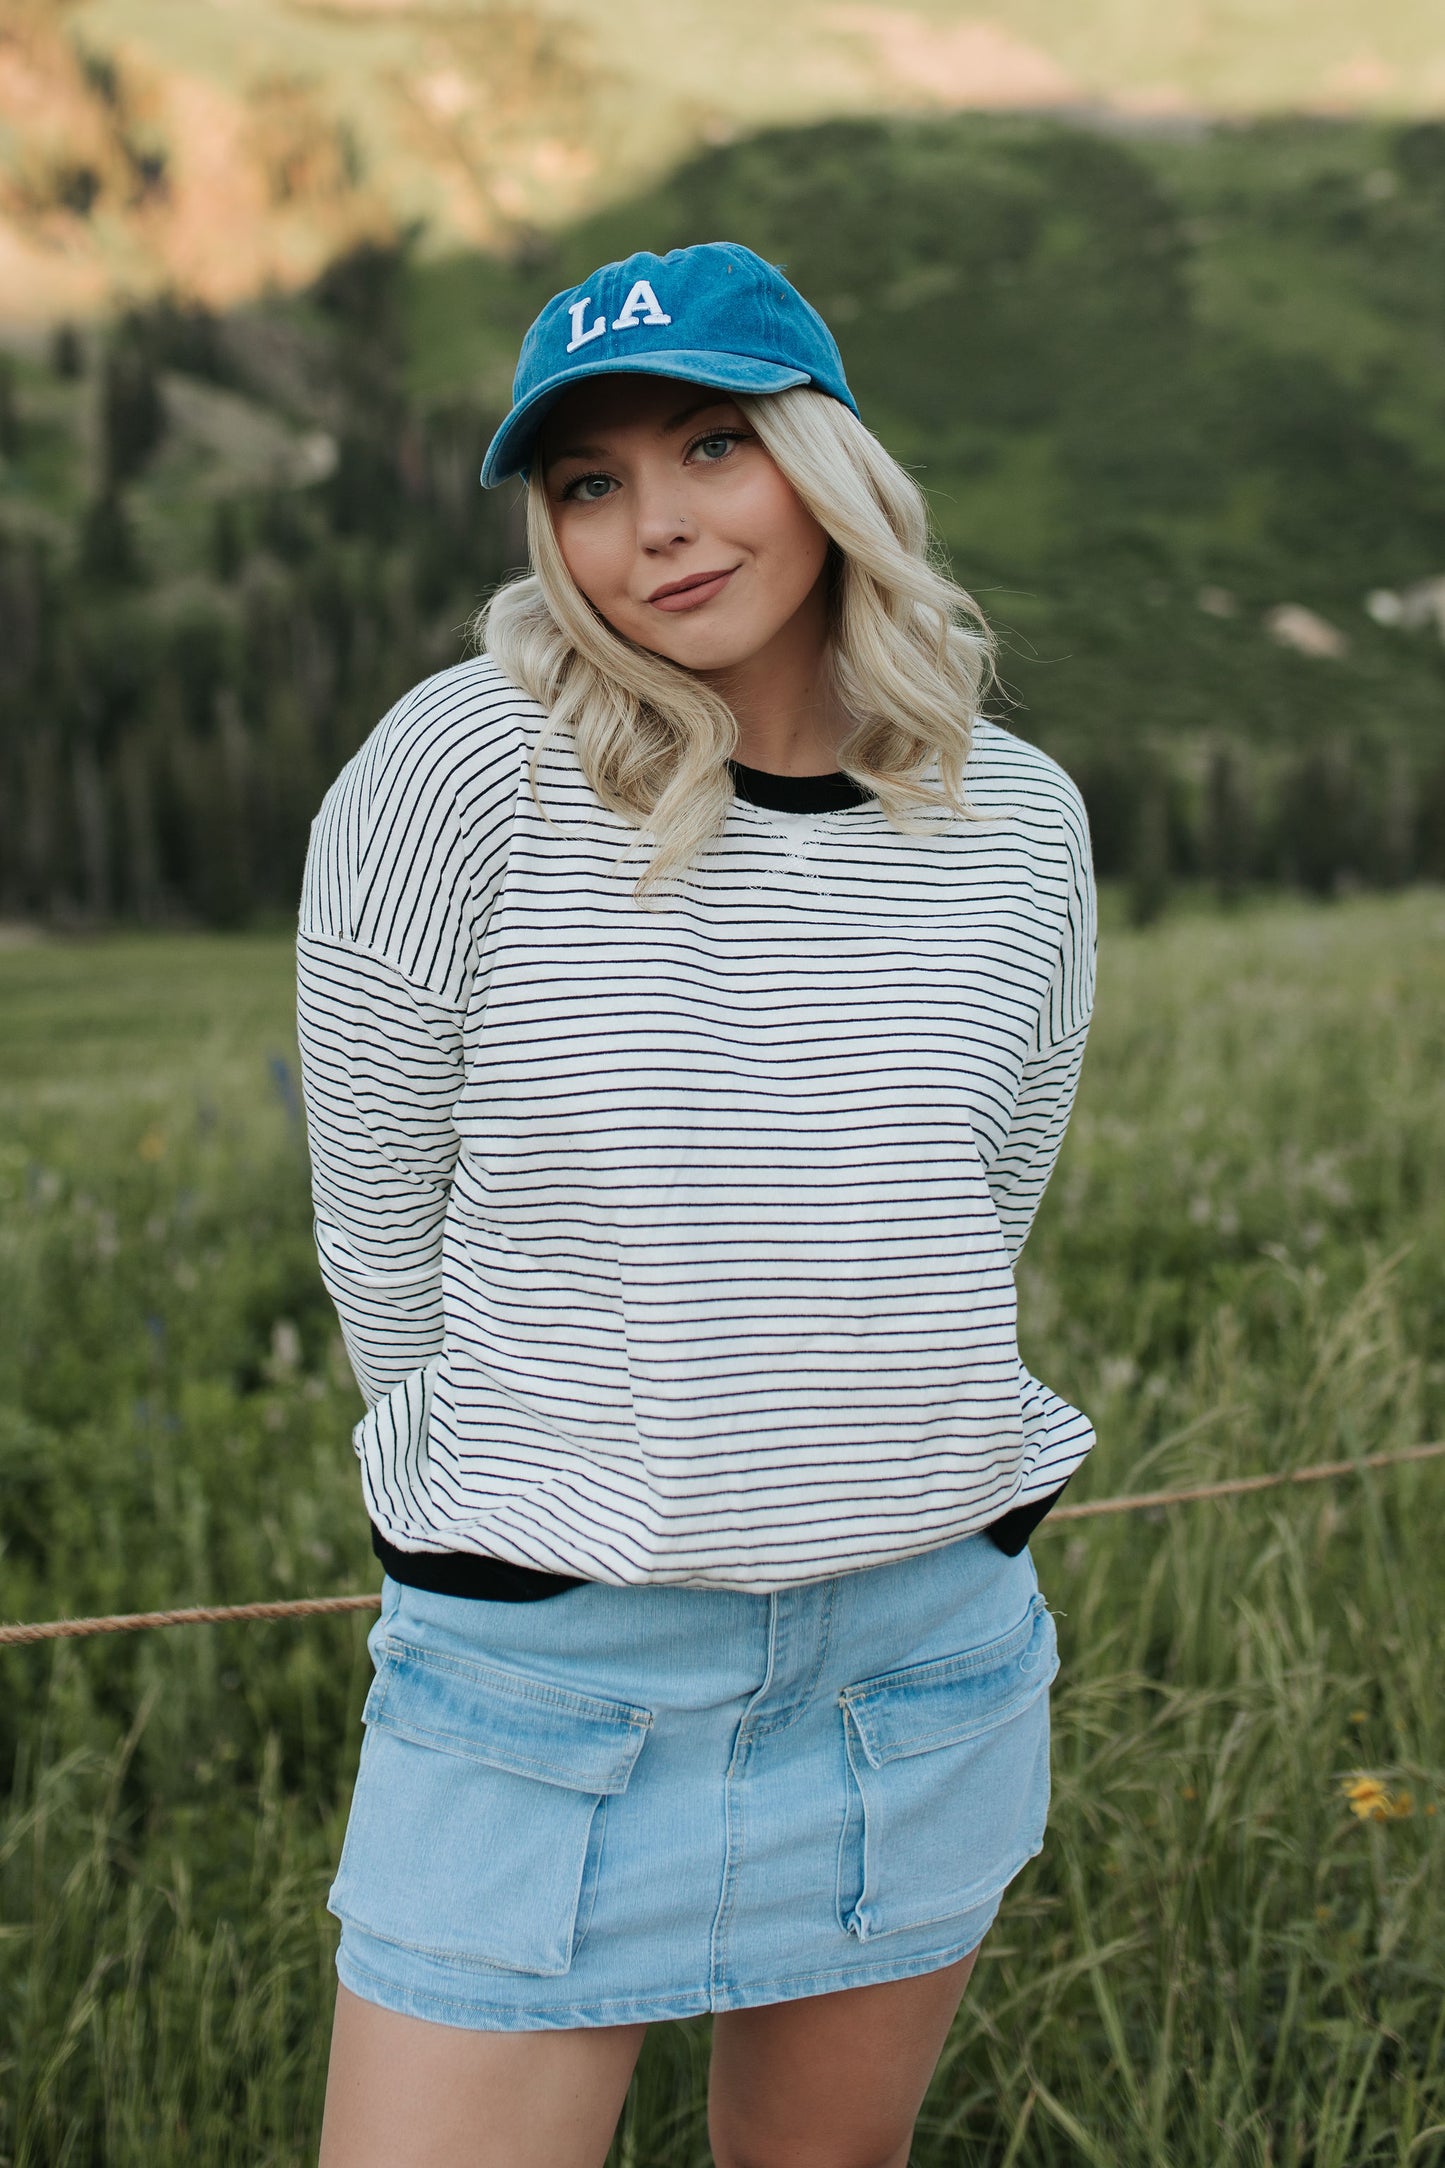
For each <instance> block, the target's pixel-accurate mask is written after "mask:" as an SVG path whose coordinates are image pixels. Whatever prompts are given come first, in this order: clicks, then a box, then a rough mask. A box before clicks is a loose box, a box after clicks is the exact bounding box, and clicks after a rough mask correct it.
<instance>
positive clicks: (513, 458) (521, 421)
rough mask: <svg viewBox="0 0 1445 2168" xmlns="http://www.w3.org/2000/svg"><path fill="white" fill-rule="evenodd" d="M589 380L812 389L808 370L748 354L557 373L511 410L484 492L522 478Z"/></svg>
mask: <svg viewBox="0 0 1445 2168" xmlns="http://www.w3.org/2000/svg"><path fill="white" fill-rule="evenodd" d="M589 376H675V377H679V378H680V379H681V380H682V382H683V383H684V384H708V385H711V386H713V387H714V388H715V389H716V390H718V391H756V392H768V391H790V390H791V389H792V388H793V386H794V385H796V384H811V383H812V381H813V379H812V377H811V376H810V375H809V374H808V372H807V370H806V369H789V368H785V367H784V365H783V364H782V363H781V362H777V361H754V360H753V358H752V357H751V355H748V354H699V353H696V352H691V353H681V354H659V353H657V352H656V351H655V350H654V351H651V352H647V353H641V354H632V355H629V356H628V358H627V360H626V361H623V362H618V361H583V362H578V363H577V365H576V366H575V367H574V368H571V369H563V370H559V371H558V373H557V375H556V376H553V377H549V378H548V379H547V381H546V383H545V384H539V385H538V386H537V389H536V390H535V391H534V392H531V393H529V395H528V396H527V397H526V398H525V399H524V400H522V402H521V404H520V405H519V406H514V407H513V409H512V411H511V413H510V414H509V415H508V416H507V418H506V420H505V421H504V422H503V424H502V426H501V428H500V429H499V430H498V431H497V433H496V435H495V436H494V437H493V439H492V441H491V443H490V444H489V445H488V446H487V456H486V458H485V459H484V460H483V461H482V487H483V489H495V488H496V486H497V484H498V483H499V482H505V481H507V480H509V479H510V477H511V476H512V475H514V474H525V473H526V471H527V467H528V464H529V462H530V460H531V455H532V447H533V445H534V444H535V442H536V440H537V432H538V430H539V429H540V428H541V426H542V423H543V422H544V421H545V420H546V418H547V415H548V414H549V412H550V411H551V409H552V408H553V407H554V406H555V405H556V404H557V401H558V400H559V399H560V398H561V396H562V394H563V392H564V391H566V390H567V389H568V387H569V385H572V384H579V383H581V382H582V380H583V379H584V378H585V377H589Z"/></svg>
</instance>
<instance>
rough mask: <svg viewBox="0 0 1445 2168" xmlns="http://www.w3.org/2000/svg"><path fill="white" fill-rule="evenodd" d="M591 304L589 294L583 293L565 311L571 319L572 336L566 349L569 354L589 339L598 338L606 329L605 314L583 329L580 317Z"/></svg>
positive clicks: (573, 352) (581, 317)
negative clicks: (580, 297) (579, 298)
mask: <svg viewBox="0 0 1445 2168" xmlns="http://www.w3.org/2000/svg"><path fill="white" fill-rule="evenodd" d="M591 306H592V296H591V294H584V295H583V296H582V299H581V300H580V301H574V302H573V303H572V306H571V307H570V308H569V309H568V311H567V314H568V315H569V316H570V317H571V319H572V336H571V338H570V339H569V340H568V341H567V351H568V353H569V354H575V353H576V351H577V349H578V347H579V346H585V345H586V344H587V341H588V340H589V339H600V338H601V336H602V334H603V332H604V331H605V330H606V329H607V318H606V317H605V316H599V317H598V319H597V321H596V323H595V324H589V325H588V327H587V329H586V330H585V331H584V330H583V329H582V319H583V317H584V316H585V315H586V314H587V311H588V309H589V308H590V307H591Z"/></svg>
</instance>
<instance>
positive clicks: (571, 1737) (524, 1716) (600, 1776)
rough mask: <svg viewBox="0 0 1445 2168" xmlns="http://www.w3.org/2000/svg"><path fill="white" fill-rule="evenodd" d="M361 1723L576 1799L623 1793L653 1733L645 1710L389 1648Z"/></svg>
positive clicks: (423, 1652)
mask: <svg viewBox="0 0 1445 2168" xmlns="http://www.w3.org/2000/svg"><path fill="white" fill-rule="evenodd" d="M362 1720H363V1722H365V1723H367V1724H376V1725H380V1726H381V1727H382V1728H383V1729H384V1730H389V1731H394V1732H398V1733H400V1735H401V1736H402V1737H403V1738H405V1739H414V1740H415V1741H416V1742H417V1743H418V1745H421V1746H431V1747H436V1748H437V1749H438V1751H439V1752H441V1753H443V1754H458V1755H460V1756H461V1757H462V1758H463V1759H464V1760H467V1761H479V1762H485V1763H487V1764H488V1766H489V1767H490V1768H493V1769H506V1770H509V1771H510V1772H511V1773H512V1774H513V1775H514V1776H522V1777H536V1778H537V1779H538V1780H539V1781H540V1782H541V1783H543V1784H557V1785H561V1786H562V1787H563V1788H564V1789H566V1790H568V1791H574V1792H598V1793H602V1792H620V1791H622V1790H623V1788H624V1787H625V1785H626V1783H627V1780H628V1778H629V1777H630V1776H631V1774H632V1765H633V1763H634V1762H635V1761H636V1759H637V1757H638V1755H639V1754H640V1753H641V1751H642V1742H643V1740H644V1739H645V1738H646V1737H647V1733H648V1730H649V1727H650V1726H651V1723H652V1716H651V1713H650V1712H649V1711H648V1710H646V1709H635V1708H632V1707H631V1706H630V1705H629V1704H628V1703H627V1702H625V1701H600V1700H598V1699H596V1698H595V1697H594V1696H593V1695H591V1694H578V1693H574V1692H572V1691H571V1689H570V1688H568V1687H565V1686H552V1685H549V1684H548V1682H547V1681H546V1680H545V1679H529V1678H524V1677H523V1676H522V1675H521V1674H520V1673H519V1672H515V1671H501V1670H498V1669H497V1668H496V1667H495V1666H494V1665H491V1664H476V1663H469V1662H468V1661H467V1660H466V1659H465V1658H463V1657H459V1656H442V1655H438V1654H437V1652H436V1651H435V1650H433V1649H421V1648H417V1647H415V1646H414V1645H413V1644H412V1643H411V1642H408V1641H398V1640H395V1639H392V1640H388V1641H387V1643H386V1644H385V1647H384V1651H383V1654H382V1659H381V1663H380V1665H379V1667H378V1669H377V1674H376V1677H375V1678H374V1679H373V1681H372V1683H371V1690H370V1692H369V1693H368V1694H367V1697H366V1706H365V1708H364V1709H363V1710H362Z"/></svg>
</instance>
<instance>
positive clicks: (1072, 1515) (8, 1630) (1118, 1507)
mask: <svg viewBox="0 0 1445 2168" xmlns="http://www.w3.org/2000/svg"><path fill="white" fill-rule="evenodd" d="M1442 1454H1445V1440H1441V1441H1440V1442H1438V1443H1436V1444H1433V1445H1407V1446H1402V1447H1401V1448H1399V1449H1398V1450H1397V1451H1395V1452H1393V1453H1365V1454H1363V1455H1362V1456H1361V1457H1360V1459H1358V1460H1330V1461H1321V1462H1320V1463H1319V1464H1318V1466H1316V1467H1313V1468H1290V1469H1287V1470H1286V1471H1285V1472H1284V1473H1283V1474H1281V1475H1245V1476H1234V1477H1232V1478H1230V1479H1229V1480H1227V1481H1225V1482H1222V1483H1197V1484H1194V1485H1193V1486H1191V1487H1190V1488H1189V1489H1186V1490H1159V1491H1137V1492H1134V1493H1133V1494H1131V1495H1129V1496H1126V1497H1123V1498H1095V1499H1092V1500H1090V1501H1089V1502H1088V1503H1087V1504H1085V1505H1072V1506H1055V1507H1054V1509H1053V1511H1052V1513H1050V1514H1049V1516H1048V1518H1047V1519H1046V1520H1044V1521H1042V1522H1040V1524H1039V1525H1040V1527H1042V1528H1053V1527H1056V1526H1057V1525H1058V1524H1059V1523H1060V1522H1062V1521H1088V1520H1096V1519H1098V1517H1099V1516H1100V1515H1101V1514H1105V1513H1138V1512H1142V1511H1143V1510H1145V1509H1146V1508H1148V1507H1154V1506H1185V1505H1196V1504H1198V1503H1199V1501H1200V1500H1201V1499H1206V1498H1242V1497H1244V1496H1245V1495H1246V1494H1247V1493H1250V1492H1254V1491H1266V1490H1280V1489H1283V1488H1285V1487H1286V1486H1287V1485H1289V1484H1292V1483H1325V1482H1329V1481H1331V1480H1332V1479H1334V1478H1336V1477H1339V1476H1345V1475H1359V1474H1360V1473H1361V1472H1362V1471H1363V1470H1364V1469H1366V1468H1397V1467H1401V1466H1403V1465H1404V1464H1405V1463H1407V1462H1410V1461H1420V1460H1438V1459H1439V1458H1440V1457H1441V1455H1442ZM380 1608H381V1592H380V1590H378V1591H377V1592H376V1593H375V1594H374V1595H365V1596H297V1597H293V1598H289V1599H288V1600H286V1601H284V1602H280V1603H226V1604H196V1605H193V1606H192V1607H191V1608H190V1609H189V1610H184V1611H125V1612H119V1613H117V1614H115V1615H114V1616H112V1617H110V1618H52V1619H43V1620H32V1621H29V1622H25V1623H21V1624H19V1625H13V1626H0V1644H3V1643H6V1642H21V1641H79V1640H85V1639H88V1638H89V1637H90V1636H91V1635H93V1634H133V1633H139V1632H140V1631H141V1629H142V1628H143V1627H147V1626H218V1625H226V1624H229V1623H230V1621H231V1620H233V1619H275V1618H283V1619H293V1618H324V1617H325V1616H327V1614H328V1613H330V1612H334V1611H378V1610H380Z"/></svg>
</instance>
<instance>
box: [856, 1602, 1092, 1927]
mask: <svg viewBox="0 0 1445 2168" xmlns="http://www.w3.org/2000/svg"><path fill="white" fill-rule="evenodd" d="M1058 1668H1059V1654H1058V1637H1057V1634H1056V1632H1055V1629H1054V1622H1053V1619H1052V1617H1051V1616H1050V1613H1049V1611H1048V1609H1047V1607H1046V1605H1045V1603H1044V1599H1043V1596H1042V1595H1041V1594H1039V1593H1037V1592H1036V1593H1035V1594H1034V1596H1033V1597H1032V1599H1031V1601H1030V1604H1029V1608H1028V1610H1027V1612H1026V1613H1025V1614H1024V1617H1023V1618H1022V1619H1021V1620H1020V1622H1019V1624H1018V1625H1017V1626H1015V1627H1012V1628H1011V1629H1010V1630H1009V1632H1008V1633H1006V1634H1001V1635H1000V1636H999V1637H998V1639H997V1640H994V1641H989V1642H985V1643H984V1645H983V1646H982V1647H981V1648H977V1649H969V1650H967V1651H966V1652H965V1653H964V1654H962V1655H959V1656H944V1657H941V1658H938V1659H937V1660H936V1661H934V1662H932V1663H926V1664H911V1665H909V1666H908V1667H907V1668H906V1669H905V1670H902V1671H890V1672H886V1673H884V1674H883V1675H882V1676H881V1677H879V1678H876V1679H864V1680H862V1681H860V1683H859V1684H858V1685H856V1686H849V1687H846V1688H845V1689H844V1691H843V1693H842V1694H841V1695H840V1696H839V1700H840V1702H841V1703H842V1708H843V1725H844V1730H845V1733H846V1736H847V1747H848V1778H849V1782H848V1791H849V1797H848V1809H847V1815H846V1819H845V1823H844V1830H843V1839H842V1847H841V1851H840V1855H839V1872H838V1919H839V1924H840V1925H841V1926H843V1927H844V1928H846V1929H847V1931H848V1933H849V1934H851V1935H856V1936H857V1937H858V1939H859V1941H861V1942H866V1941H868V1940H869V1939H870V1937H872V1936H874V1935H887V1934H895V1933H898V1932H899V1931H900V1930H902V1929H904V1928H908V1927H926V1926H929V1925H931V1924H932V1923H934V1922H935V1921H939V1920H947V1919H952V1918H954V1917H956V1916H957V1915H958V1914H960V1913H963V1912H967V1911H969V1910H970V1909H971V1908H972V1907H973V1906H975V1905H977V1904H979V1903H981V1902H982V1901H983V1900H984V1899H986V1898H988V1897H991V1896H993V1895H994V1894H995V1893H996V1892H997V1891H999V1890H1001V1889H1002V1888H1003V1886H1004V1884H1005V1883H1006V1882H1009V1881H1011V1880H1012V1879H1013V1877H1014V1875H1016V1874H1017V1873H1018V1871H1019V1869H1020V1867H1022V1866H1023V1864H1024V1862H1025V1861H1026V1860H1029V1859H1032V1857H1033V1856H1034V1854H1035V1853H1036V1852H1038V1851H1040V1850H1042V1848H1043V1841H1044V1826H1045V1823H1046V1822H1047V1819H1048V1808H1049V1701H1048V1687H1049V1684H1050V1681H1051V1680H1052V1679H1053V1677H1054V1675H1055V1673H1056V1672H1057V1670H1058Z"/></svg>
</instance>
